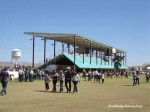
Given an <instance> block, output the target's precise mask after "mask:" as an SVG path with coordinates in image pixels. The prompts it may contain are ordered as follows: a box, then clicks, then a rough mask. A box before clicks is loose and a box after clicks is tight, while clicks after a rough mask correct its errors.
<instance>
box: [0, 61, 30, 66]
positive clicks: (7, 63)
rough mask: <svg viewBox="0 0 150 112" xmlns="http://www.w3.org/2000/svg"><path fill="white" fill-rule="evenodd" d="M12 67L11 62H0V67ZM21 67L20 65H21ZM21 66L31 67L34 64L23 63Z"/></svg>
mask: <svg viewBox="0 0 150 112" xmlns="http://www.w3.org/2000/svg"><path fill="white" fill-rule="evenodd" d="M11 65H12V63H11V62H0V66H11ZM13 65H14V63H13ZM19 65H20V63H19ZM21 65H24V66H31V65H32V63H30V62H21Z"/></svg>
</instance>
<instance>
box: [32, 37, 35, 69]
mask: <svg viewBox="0 0 150 112" xmlns="http://www.w3.org/2000/svg"><path fill="white" fill-rule="evenodd" d="M32 41H33V44H32V45H33V50H32V67H33V68H34V41H35V37H34V35H33V40H32Z"/></svg>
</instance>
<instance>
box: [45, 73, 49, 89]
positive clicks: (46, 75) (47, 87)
mask: <svg viewBox="0 0 150 112" xmlns="http://www.w3.org/2000/svg"><path fill="white" fill-rule="evenodd" d="M44 82H45V91H48V90H49V89H50V87H49V82H50V77H49V76H48V73H46V74H45V78H44Z"/></svg>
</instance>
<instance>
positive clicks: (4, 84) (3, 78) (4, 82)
mask: <svg viewBox="0 0 150 112" xmlns="http://www.w3.org/2000/svg"><path fill="white" fill-rule="evenodd" d="M8 78H9V74H8V72H7V69H6V68H4V69H3V71H2V72H1V74H0V79H1V83H2V90H1V95H2V96H3V95H6V93H7V91H6V89H7V83H8Z"/></svg>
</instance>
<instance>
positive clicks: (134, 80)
mask: <svg viewBox="0 0 150 112" xmlns="http://www.w3.org/2000/svg"><path fill="white" fill-rule="evenodd" d="M132 77H133V86H134V85H136V72H135V71H134V72H133V74H132Z"/></svg>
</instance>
